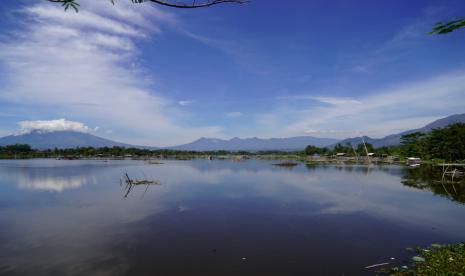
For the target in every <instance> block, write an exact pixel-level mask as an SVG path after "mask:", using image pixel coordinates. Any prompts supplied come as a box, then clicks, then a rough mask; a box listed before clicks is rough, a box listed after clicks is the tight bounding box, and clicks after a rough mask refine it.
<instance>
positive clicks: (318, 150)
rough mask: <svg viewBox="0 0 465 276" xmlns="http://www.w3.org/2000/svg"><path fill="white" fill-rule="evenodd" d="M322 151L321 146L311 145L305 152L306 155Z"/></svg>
mask: <svg viewBox="0 0 465 276" xmlns="http://www.w3.org/2000/svg"><path fill="white" fill-rule="evenodd" d="M320 152H321V150H320V148H318V147H315V146H312V145H309V146H307V147H306V148H305V154H306V155H315V154H319V153H320Z"/></svg>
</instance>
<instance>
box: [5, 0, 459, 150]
mask: <svg viewBox="0 0 465 276" xmlns="http://www.w3.org/2000/svg"><path fill="white" fill-rule="evenodd" d="M127 2H129V1H123V0H120V1H119V2H118V4H117V5H116V6H112V5H111V4H109V3H106V2H105V1H91V0H81V1H80V3H81V11H80V12H79V13H78V14H75V13H74V12H67V13H65V12H63V10H62V9H61V8H60V7H59V6H57V5H54V4H52V3H48V2H47V1H45V0H37V1H32V0H23V1H13V0H6V1H2V5H1V7H0V13H1V16H0V18H1V19H0V30H1V32H0V135H7V134H11V133H18V132H22V131H28V130H30V129H33V128H44V127H45V128H47V129H50V130H53V129H66V128H70V129H74V130H80V131H85V132H92V133H94V134H96V135H99V136H104V137H107V138H111V139H115V140H119V141H123V142H129V143H137V144H143V145H157V146H166V145H174V144H179V143H185V142H190V141H192V140H194V139H197V138H199V137H217V138H232V137H235V136H239V137H253V136H257V137H289V136H298V135H312V136H318V137H335V138H344V137H349V136H356V135H359V134H364V135H369V136H372V137H382V136H384V135H387V134H391V133H395V132H399V131H402V130H405V129H410V128H416V127H421V126H422V125H424V124H426V123H428V122H430V121H432V120H434V119H437V118H440V117H444V116H447V115H451V114H454V113H464V112H465V101H464V100H463V96H464V95H465V53H464V51H463V45H464V44H465V30H459V31H456V32H453V33H451V34H448V35H444V36H429V35H427V32H428V31H429V30H430V29H431V27H432V25H433V24H434V23H435V22H437V21H439V20H447V19H452V18H457V17H460V16H464V15H465V2H464V1H461V0H457V1H454V0H450V1H426V0H422V1H414V0H412V1H400V0H393V1H368V0H367V1H364V0H360V1H347V0H345V1H342V0H340V1H303V0H295V1H270V0H253V1H252V2H251V3H249V4H246V5H221V6H216V7H212V8H208V9H199V10H188V11H186V10H176V9H170V8H161V7H157V6H154V5H151V4H149V3H145V4H143V5H132V4H129V3H127ZM57 119H65V120H57Z"/></svg>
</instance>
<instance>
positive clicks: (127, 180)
mask: <svg viewBox="0 0 465 276" xmlns="http://www.w3.org/2000/svg"><path fill="white" fill-rule="evenodd" d="M124 182H125V183H126V186H125V187H124V196H123V198H127V197H128V195H129V193H130V192H131V191H132V189H133V188H134V187H135V186H138V185H146V188H145V191H144V194H143V195H142V196H144V195H145V193H147V190H148V189H149V186H150V185H161V183H160V182H159V181H157V180H148V179H132V178H130V177H129V175H128V174H127V173H125V174H124ZM120 186H121V187H122V186H123V181H122V180H121V179H120Z"/></svg>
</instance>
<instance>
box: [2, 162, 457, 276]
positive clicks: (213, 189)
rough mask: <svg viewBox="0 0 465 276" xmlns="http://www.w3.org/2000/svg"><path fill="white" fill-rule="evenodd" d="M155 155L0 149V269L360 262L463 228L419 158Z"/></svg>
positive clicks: (102, 271) (344, 268) (222, 268)
mask: <svg viewBox="0 0 465 276" xmlns="http://www.w3.org/2000/svg"><path fill="white" fill-rule="evenodd" d="M161 162H163V164H148V163H146V162H144V161H131V160H121V161H117V160H114V161H108V162H103V161H86V160H72V161H65V160H39V159H37V160H0V275H202V276H203V275H364V274H366V275H372V274H373V271H374V270H368V269H365V268H364V267H366V266H368V265H372V264H377V263H383V262H394V263H396V264H402V265H403V260H407V259H408V258H410V257H411V256H412V254H413V253H412V252H409V251H407V250H406V248H407V247H416V246H428V245H430V244H431V243H451V242H458V241H464V240H465V205H464V204H463V202H465V196H464V195H465V187H464V184H455V185H454V186H452V184H450V183H449V184H446V185H444V186H443V185H442V184H441V183H440V182H438V181H437V180H439V179H440V173H439V176H438V171H436V170H434V169H432V168H430V167H424V166H422V167H420V168H408V167H403V166H377V165H305V164H299V165H298V166H296V167H293V168H284V167H278V166H274V165H273V164H275V163H277V162H278V161H261V160H246V161H241V162H234V161H231V160H213V161H209V160H189V161H165V160H162V161H161ZM124 173H128V174H129V175H130V176H131V177H133V178H139V179H142V178H147V179H154V180H158V181H159V182H160V185H150V186H148V187H147V186H143V185H140V186H135V187H133V189H132V190H131V192H130V193H129V194H128V196H127V197H126V198H124V194H125V191H124V188H125V187H124V186H125V183H124V182H123V183H121V180H120V179H122V177H123V174H124ZM121 184H123V185H122V186H121ZM391 257H394V258H396V260H391V259H390V258H391Z"/></svg>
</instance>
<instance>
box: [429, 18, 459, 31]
mask: <svg viewBox="0 0 465 276" xmlns="http://www.w3.org/2000/svg"><path fill="white" fill-rule="evenodd" d="M463 27H465V19H457V20H452V21H449V22H438V23H436V25H434V28H433V30H432V31H431V32H429V34H448V33H450V32H453V31H455V30H457V29H460V28H463Z"/></svg>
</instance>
